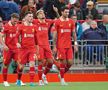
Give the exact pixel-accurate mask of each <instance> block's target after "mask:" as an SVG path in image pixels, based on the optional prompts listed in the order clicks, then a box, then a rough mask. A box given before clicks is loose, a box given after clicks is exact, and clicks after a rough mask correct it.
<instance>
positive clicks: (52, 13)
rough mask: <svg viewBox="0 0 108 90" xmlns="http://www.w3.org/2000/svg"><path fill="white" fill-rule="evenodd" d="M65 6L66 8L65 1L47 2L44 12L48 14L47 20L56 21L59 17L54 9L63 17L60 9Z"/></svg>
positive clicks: (53, 0)
mask: <svg viewBox="0 0 108 90" xmlns="http://www.w3.org/2000/svg"><path fill="white" fill-rule="evenodd" d="M63 6H65V0H45V4H44V6H43V10H44V11H45V13H46V18H50V19H54V18H56V17H57V16H58V15H57V13H56V12H55V10H54V7H56V8H57V9H58V13H59V15H61V12H60V9H61V7H63Z"/></svg>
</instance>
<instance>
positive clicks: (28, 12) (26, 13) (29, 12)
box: [24, 11, 33, 17]
mask: <svg viewBox="0 0 108 90" xmlns="http://www.w3.org/2000/svg"><path fill="white" fill-rule="evenodd" d="M28 14H33V13H32V12H31V11H27V12H25V14H24V17H25V16H26V15H28Z"/></svg>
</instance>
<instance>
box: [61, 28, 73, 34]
mask: <svg viewBox="0 0 108 90" xmlns="http://www.w3.org/2000/svg"><path fill="white" fill-rule="evenodd" d="M65 32H71V30H70V29H61V33H65Z"/></svg>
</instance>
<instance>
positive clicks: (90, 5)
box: [83, 1, 98, 19]
mask: <svg viewBox="0 0 108 90" xmlns="http://www.w3.org/2000/svg"><path fill="white" fill-rule="evenodd" d="M83 15H84V16H87V15H92V16H93V19H98V11H97V10H96V8H95V7H94V2H93V1H88V2H87V4H86V9H85V10H84V11H83ZM85 18H86V17H84V19H85Z"/></svg>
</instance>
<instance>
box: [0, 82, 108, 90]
mask: <svg viewBox="0 0 108 90" xmlns="http://www.w3.org/2000/svg"><path fill="white" fill-rule="evenodd" d="M68 84H69V85H68V86H61V85H60V83H49V84H48V85H45V86H38V84H37V83H36V85H35V86H34V87H31V86H29V83H27V85H26V86H21V87H18V86H16V85H15V84H11V86H10V87H4V86H3V85H2V84H0V90H108V82H69V83H68Z"/></svg>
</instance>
